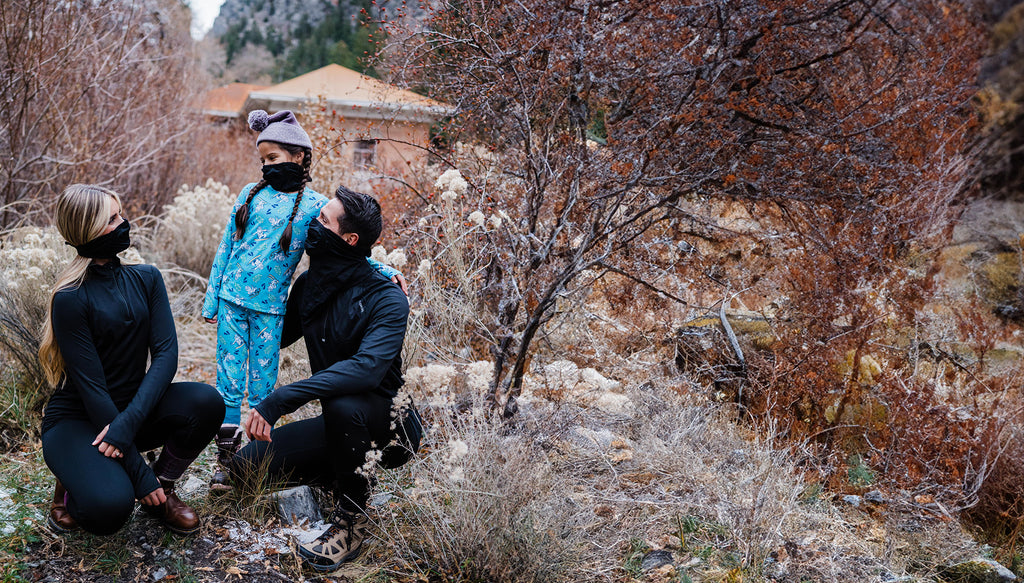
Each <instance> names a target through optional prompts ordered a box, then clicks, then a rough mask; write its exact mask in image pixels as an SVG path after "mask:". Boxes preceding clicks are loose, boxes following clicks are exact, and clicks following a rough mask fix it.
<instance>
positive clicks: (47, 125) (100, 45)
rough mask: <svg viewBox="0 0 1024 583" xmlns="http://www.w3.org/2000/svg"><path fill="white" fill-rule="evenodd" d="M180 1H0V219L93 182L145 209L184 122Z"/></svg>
mask: <svg viewBox="0 0 1024 583" xmlns="http://www.w3.org/2000/svg"><path fill="white" fill-rule="evenodd" d="M188 19H189V16H188V9H187V7H185V6H184V5H183V4H182V3H180V2H175V1H172V0H113V1H109V2H98V1H86V0H81V1H71V2H66V1H60V0H11V1H5V2H3V3H2V4H0V34H2V37H0V103H2V104H3V108H2V109H3V115H2V116H0V156H3V159H4V162H3V164H2V165H0V205H3V207H2V208H3V209H4V211H5V212H4V213H3V214H0V227H3V226H7V225H10V224H11V223H12V222H13V221H14V220H15V219H16V218H17V217H18V215H20V214H22V213H25V212H28V211H30V210H45V209H46V208H47V207H48V205H47V204H46V202H47V201H49V200H53V198H54V195H55V194H56V193H58V192H60V191H61V190H62V189H63V188H64V187H65V186H66V185H67V184H70V183H73V182H93V183H97V184H103V185H106V186H110V187H113V188H115V189H117V190H119V191H121V192H123V193H124V194H125V199H126V204H127V205H129V206H131V207H134V208H135V209H136V210H139V211H146V212H148V211H151V210H154V209H156V208H158V207H159V205H160V204H161V203H163V202H166V201H168V200H169V199H170V197H172V196H173V193H174V190H175V188H176V187H177V185H176V184H168V181H169V180H172V179H173V178H172V177H173V174H174V172H173V168H174V166H175V164H177V163H178V162H177V161H176V159H175V158H176V152H175V150H174V148H173V147H172V146H173V145H175V144H177V143H178V142H180V138H181V137H182V135H183V134H184V133H185V132H187V131H188V128H189V127H190V125H191V124H192V123H193V122H192V121H190V119H189V114H188V113H187V109H186V108H187V106H189V105H191V100H192V99H193V92H192V89H191V76H192V73H191V63H192V58H191V39H189V38H188V22H189V20H188Z"/></svg>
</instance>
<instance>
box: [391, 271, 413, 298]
mask: <svg viewBox="0 0 1024 583" xmlns="http://www.w3.org/2000/svg"><path fill="white" fill-rule="evenodd" d="M391 281H393V282H395V283H396V284H398V287H400V288H402V293H404V294H405V295H409V284H407V283H405V278H404V277H402V274H401V273H396V274H395V276H394V277H392V278H391Z"/></svg>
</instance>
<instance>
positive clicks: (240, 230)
mask: <svg viewBox="0 0 1024 583" xmlns="http://www.w3.org/2000/svg"><path fill="white" fill-rule="evenodd" d="M275 143H276V144H278V145H279V146H281V149H283V150H284V151H285V152H288V153H289V154H291V155H292V156H295V155H298V154H299V153H300V152H301V153H302V172H303V177H302V188H300V189H299V192H298V194H297V195H296V196H295V204H294V205H292V214H291V215H290V216H289V217H288V226H286V227H285V228H284V233H281V241H280V243H281V251H283V252H285V253H287V252H288V247H289V246H290V245H291V244H292V221H293V220H295V215H296V214H297V213H298V212H299V204H300V203H301V202H302V194H303V192H305V190H306V184H308V183H310V182H312V181H313V179H312V178H311V177H310V175H309V168H310V166H312V164H313V151H312V150H310V149H309V148H303V147H301V146H293V145H291V144H281V143H278V142H275ZM266 186H267V181H266V180H263V179H262V178H261V179H260V181H259V182H257V183H256V184H255V185H253V187H252V188H250V189H249V195H248V196H246V198H245V202H244V203H242V206H240V207H238V211H236V212H235V240H236V241H237V240H239V239H241V238H242V236H243V235H245V227H246V225H247V224H248V223H249V203H250V202H252V199H253V197H254V196H256V194H257V193H259V191H261V190H263V189H264V188H265V187H266Z"/></svg>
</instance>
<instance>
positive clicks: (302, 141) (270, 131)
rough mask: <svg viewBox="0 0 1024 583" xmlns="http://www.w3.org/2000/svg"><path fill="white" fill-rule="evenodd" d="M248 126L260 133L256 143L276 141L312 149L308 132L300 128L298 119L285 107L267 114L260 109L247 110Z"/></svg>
mask: <svg viewBox="0 0 1024 583" xmlns="http://www.w3.org/2000/svg"><path fill="white" fill-rule="evenodd" d="M249 127H250V128H252V129H253V130H255V131H257V132H259V133H260V137H258V138H256V145H257V146H258V145H259V144H260V142H277V143H278V144H288V145H289V146H299V147H300V148H309V149H310V150H312V149H313V142H311V141H309V134H307V133H306V130H304V129H302V126H300V125H299V121H298V120H297V119H295V115H293V114H292V112H291V111H289V110H287V109H285V110H283V111H279V112H277V113H275V114H274V115H271V116H268V115H267V112H265V111H263V110H262V109H257V110H255V111H250V112H249Z"/></svg>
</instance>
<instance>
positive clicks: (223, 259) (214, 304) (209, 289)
mask: <svg viewBox="0 0 1024 583" xmlns="http://www.w3.org/2000/svg"><path fill="white" fill-rule="evenodd" d="M249 188H252V186H250V187H249ZM248 193H249V189H248V188H243V189H242V194H241V195H240V196H239V197H238V200H239V201H244V200H245V198H246V196H247V195H248ZM240 205H241V202H235V208H234V209H233V210H232V211H231V216H230V217H228V225H227V227H225V228H224V237H222V238H221V240H220V245H219V246H218V247H217V255H216V256H215V257H214V258H213V267H211V268H210V279H209V282H208V283H207V286H206V297H205V298H204V299H203V317H204V318H206V319H207V320H215V319H216V318H217V311H218V308H219V307H220V285H221V278H222V277H223V276H224V270H225V269H226V268H227V263H228V261H229V260H230V259H231V251H232V249H233V248H234V245H235V213H236V212H238V207H239V206H240Z"/></svg>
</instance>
